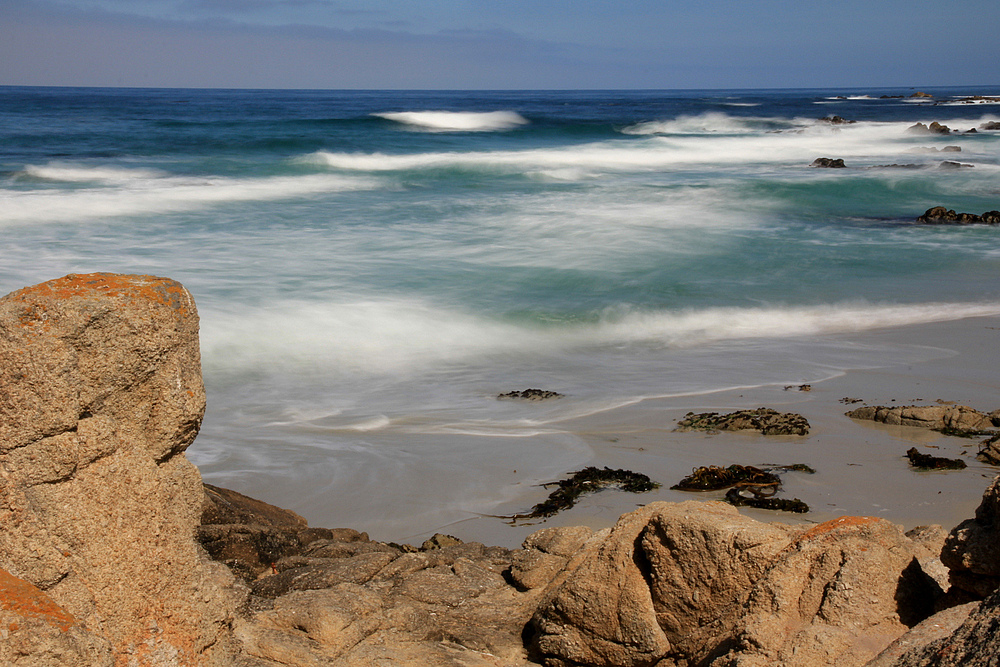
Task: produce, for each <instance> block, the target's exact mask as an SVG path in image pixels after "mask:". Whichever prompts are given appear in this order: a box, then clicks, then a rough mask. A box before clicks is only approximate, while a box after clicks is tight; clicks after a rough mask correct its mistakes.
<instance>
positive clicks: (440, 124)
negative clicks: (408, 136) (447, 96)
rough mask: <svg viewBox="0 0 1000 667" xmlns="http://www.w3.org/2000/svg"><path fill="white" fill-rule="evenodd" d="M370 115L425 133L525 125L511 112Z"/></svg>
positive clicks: (400, 112) (500, 128)
mask: <svg viewBox="0 0 1000 667" xmlns="http://www.w3.org/2000/svg"><path fill="white" fill-rule="evenodd" d="M372 115H374V116H377V117H379V118H385V119H386V120H391V121H395V122H397V123H402V124H403V125H407V126H409V127H411V128H417V129H421V130H424V131H427V132H497V131H501V130H511V129H513V128H515V127H519V126H521V125H527V124H528V120H527V119H525V118H524V117H523V116H521V115H520V114H518V113H515V112H513V111H484V112H471V111H464V112H459V111H396V112H389V113H376V114H372Z"/></svg>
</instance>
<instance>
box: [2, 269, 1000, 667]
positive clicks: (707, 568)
mask: <svg viewBox="0 0 1000 667" xmlns="http://www.w3.org/2000/svg"><path fill="white" fill-rule="evenodd" d="M197 333H198V319H197V312H196V310H195V306H194V303H193V301H192V299H191V296H190V294H188V292H187V291H186V290H185V289H184V288H183V287H182V286H180V285H179V284H177V283H176V282H174V281H171V280H167V279H164V278H156V277H152V276H119V275H113V274H90V275H83V276H76V275H73V276H67V277H65V278H61V279H58V280H54V281H50V282H48V283H43V284H42V285H37V286H34V287H30V288H26V289H24V290H20V291H18V292H15V293H13V294H11V295H8V296H7V297H4V298H3V299H0V391H2V393H0V664H4V665H14V666H16V667H26V666H29V665H30V666H38V665H46V666H47V665H81V666H83V665H85V666H88V667H90V666H94V665H97V666H100V667H105V666H107V667H110V666H111V665H114V666H115V667H119V666H120V667H125V666H128V667H132V666H133V665H135V666H137V667H142V666H147V665H148V666H150V667H152V666H156V667H164V666H178V667H180V666H184V667H187V666H188V665H233V666H235V667H276V666H280V665H296V666H310V667H312V666H316V667H319V666H325V665H333V666H339V667H353V666H355V665H357V666H361V665H366V666H367V665H371V664H381V665H422V666H432V667H433V666H438V665H440V666H445V665H448V666H456V665H462V666H465V667H478V666H493V667H497V666H501V665H502V666H511V665H534V664H545V665H549V666H552V667H568V666H597V665H601V666H607V667H611V666H612V665H613V666H615V667H618V666H634V667H645V666H647V665H650V666H651V665H659V666H660V667H671V666H675V667H679V666H681V665H684V666H692V665H703V666H709V667H730V666H737V665H739V666H741V667H748V666H757V665H760V666H763V665H787V666H789V667H812V666H813V665H815V666H820V665H832V664H836V665H844V666H852V665H863V664H865V663H867V662H868V661H869V660H872V659H873V658H875V659H876V662H873V663H872V664H873V665H877V666H878V667H887V666H890V665H891V666H897V667H902V666H903V665H918V664H941V665H946V664H947V665H951V664H955V665H957V664H963V665H974V666H976V665H984V666H985V665H987V664H995V656H996V655H997V653H998V649H1000V647H998V646H997V640H996V637H997V636H998V635H997V633H995V632H992V631H991V630H990V628H995V627H997V625H998V623H1000V594H998V593H990V591H992V590H993V589H994V588H995V586H996V584H997V581H998V575H1000V568H998V567H997V563H1000V540H998V539H997V526H1000V510H998V508H1000V482H995V483H994V485H993V486H992V487H990V489H989V490H988V491H987V493H986V494H985V495H984V498H983V504H982V505H981V507H980V509H979V510H978V511H977V513H976V517H975V518H974V519H971V520H970V521H967V522H965V523H963V524H962V525H960V526H959V527H957V528H956V529H955V530H953V531H952V533H951V534H950V535H949V536H948V537H947V544H946V540H945V531H943V530H942V529H940V527H938V528H925V529H921V530H915V531H911V532H910V533H908V534H903V533H902V532H901V531H900V529H899V528H898V527H896V526H894V525H892V524H890V523H888V522H886V521H883V520H880V519H874V518H866V517H842V518H839V519H836V520H833V521H828V522H826V523H823V524H820V525H816V526H808V525H798V526H785V525H780V524H764V523H760V522H757V521H754V520H752V519H749V518H747V517H745V516H742V515H741V514H739V512H738V511H737V510H736V509H735V508H733V507H731V506H729V505H726V504H723V503H699V502H685V503H662V502H658V503H652V504H650V505H648V506H646V507H644V508H641V509H639V510H636V511H634V512H632V513H629V514H626V515H624V516H622V517H621V518H620V519H619V521H618V522H617V524H616V525H615V526H614V527H613V528H610V529H606V530H602V531H599V532H596V533H594V532H592V531H591V530H590V529H588V528H580V527H577V528H546V529H542V530H540V531H538V532H536V533H534V534H533V535H531V536H529V537H528V538H527V539H526V540H525V542H524V544H523V548H521V549H517V550H508V549H501V548H498V547H486V546H484V545H482V544H475V543H472V544H462V543H460V542H459V541H458V540H455V539H453V538H448V537H447V536H437V537H436V539H432V540H428V541H427V542H426V543H425V544H424V545H423V546H422V547H421V548H420V549H416V548H414V547H409V546H407V545H395V544H385V543H381V542H376V541H372V540H370V539H369V538H368V536H367V535H365V534H364V533H359V532H356V531H353V530H350V529H343V528H342V529H332V530H331V529H323V528H310V527H308V525H307V524H306V522H305V521H304V520H303V519H302V518H301V517H299V516H298V515H295V514H294V513H291V512H288V511H286V510H281V509H278V508H274V507H272V506H269V505H267V504H266V503H262V502H260V501H257V500H254V499H252V498H247V497H246V496H242V495H241V494H238V493H236V492H233V491H228V490H226V489H220V488H217V487H206V486H204V485H203V484H202V482H201V479H200V476H199V474H198V472H197V470H196V469H195V468H194V467H193V466H192V465H191V464H190V463H189V462H188V461H187V460H186V458H185V457H184V454H183V452H184V450H185V448H186V447H187V446H188V445H189V444H190V443H191V442H192V441H193V439H194V437H195V435H196V434H197V431H198V428H199V426H200V423H201V418H202V414H203V410H204V400H205V399H204V391H203V388H202V384H201V377H200V369H199V366H200V363H199V352H198V336H197ZM199 524H200V525H199ZM199 541H200V543H201V544H204V545H205V548H207V549H208V550H209V551H210V552H211V553H212V554H213V555H214V556H215V557H216V558H218V559H219V560H220V561H222V562H225V563H226V564H227V565H229V566H230V567H229V568H227V567H225V566H224V565H222V564H221V563H219V562H213V561H211V560H210V559H209V558H208V556H207V554H206V552H205V551H204V550H203V549H202V548H201V547H200V546H199ZM942 548H944V551H945V558H946V562H945V564H942V562H941V560H940V559H939V555H940V554H941V553H942ZM945 565H948V566H950V567H951V571H950V574H949V572H948V570H947V568H946V567H945ZM234 573H235V575H238V576H234ZM949 576H950V583H949ZM949 586H950V588H949ZM946 588H948V589H949V590H948V591H947V592H945V589H946ZM984 595H988V596H989V597H987V599H986V600H985V601H984V602H978V601H977V599H978V598H981V597H983V596H984ZM955 605H962V606H955ZM949 607H950V608H949ZM937 609H944V611H942V612H941V614H944V615H940V614H939V615H936V616H932V617H930V618H929V619H928V618H927V617H928V616H929V615H930V614H932V613H933V612H934V611H935V610H937ZM924 619H927V620H926V621H925V622H924V623H920V621H923V620H924ZM911 626H915V627H914V628H913V630H909V628H910V627H911ZM883 649H885V651H883V652H882V654H881V655H880V656H879V657H878V658H876V654H878V653H879V652H880V651H882V650H883ZM935 661H936V662H935ZM990 661H993V662H990Z"/></svg>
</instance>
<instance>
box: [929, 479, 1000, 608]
mask: <svg viewBox="0 0 1000 667" xmlns="http://www.w3.org/2000/svg"><path fill="white" fill-rule="evenodd" d="M941 562H942V563H944V564H945V565H946V566H947V567H948V568H950V570H951V573H950V580H951V585H952V587H953V588H955V589H959V590H961V591H964V592H965V593H967V594H969V595H971V596H972V598H973V599H977V600H980V599H982V598H984V597H986V596H987V595H989V594H990V593H992V592H993V591H995V590H997V588H1000V477H997V478H995V479H994V480H993V483H992V484H991V485H990V487H989V488H988V489H986V491H985V492H984V493H983V499H982V502H980V504H979V507H977V508H976V515H975V517H974V518H972V519H968V520H966V521H963V522H962V523H960V524H958V526H956V527H955V528H954V529H953V530H952V531H951V532H950V533H949V534H948V539H947V540H946V541H945V544H944V549H943V550H942V552H941Z"/></svg>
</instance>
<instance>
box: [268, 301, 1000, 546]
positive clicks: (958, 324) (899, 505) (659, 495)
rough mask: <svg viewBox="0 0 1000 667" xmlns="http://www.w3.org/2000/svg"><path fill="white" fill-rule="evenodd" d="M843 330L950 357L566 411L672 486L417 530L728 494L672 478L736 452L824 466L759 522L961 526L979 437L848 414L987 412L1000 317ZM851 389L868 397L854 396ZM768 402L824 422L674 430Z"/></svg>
mask: <svg viewBox="0 0 1000 667" xmlns="http://www.w3.org/2000/svg"><path fill="white" fill-rule="evenodd" d="M841 338H843V339H846V340H850V341H853V342H857V343H858V344H866V343H879V344H887V343H888V344H897V345H911V346H912V345H918V346H926V347H928V348H936V349H938V350H940V355H938V356H936V358H932V359H929V360H926V361H921V362H917V363H905V364H898V365H890V366H886V367H883V368H873V369H857V370H848V371H845V372H843V373H842V374H839V375H837V376H835V377H832V378H830V379H828V380H824V381H822V382H817V383H813V384H812V385H811V391H798V390H797V388H793V389H790V390H786V389H785V387H784V386H765V387H754V388H740V389H732V390H726V391H721V392H713V393H711V394H699V395H692V396H683V397H669V398H651V399H645V400H642V401H639V402H637V403H631V404H628V405H624V406H621V407H618V408H614V409H612V410H608V411H604V412H601V413H596V414H592V415H589V416H585V417H575V418H570V419H566V420H564V421H557V422H554V423H553V424H552V425H557V426H559V427H560V428H562V429H565V430H566V431H567V432H569V433H572V434H574V435H575V436H577V437H579V438H580V439H581V440H582V441H583V442H584V443H585V444H586V445H587V446H588V447H589V448H590V449H591V451H592V452H593V455H592V457H591V460H590V461H588V462H587V463H586V464H585V465H593V466H597V467H603V466H607V467H610V468H625V469H628V470H633V471H635V472H639V473H644V474H647V475H649V476H650V477H651V478H653V479H654V480H655V481H657V482H659V483H660V484H661V487H660V488H659V489H657V490H654V491H651V492H647V493H643V494H631V493H624V492H620V491H616V490H613V489H609V490H604V491H601V492H599V493H595V494H591V495H588V496H584V497H583V498H581V499H580V501H579V502H578V504H577V505H576V506H575V507H573V508H571V509H569V510H565V511H563V512H560V513H559V514H557V515H556V516H554V517H550V518H548V519H546V520H544V521H534V522H526V523H524V524H519V525H516V526H510V525H507V524H506V523H505V522H503V520H502V519H499V518H495V517H488V516H474V517H470V518H468V519H463V520H458V521H455V522H452V523H449V524H445V525H441V526H439V527H437V528H436V529H434V530H432V531H429V532H426V533H425V532H421V533H415V534H414V535H412V536H411V537H409V538H407V539H408V540H409V541H416V542H417V543H418V544H419V542H420V541H422V539H425V538H426V537H429V536H430V535H432V534H433V533H435V532H442V533H449V534H453V535H455V536H456V537H458V538H460V539H462V540H464V541H477V542H482V543H484V544H489V545H496V546H504V547H508V548H512V547H516V546H517V545H519V544H520V542H521V541H522V540H523V539H524V538H525V537H527V536H528V535H529V534H530V533H532V532H534V531H536V530H539V529H540V528H544V527H557V526H578V525H581V526H588V527H590V528H593V529H601V528H606V527H610V526H611V525H613V524H614V522H615V521H616V520H617V519H618V517H619V516H620V515H621V514H624V513H626V512H629V511H632V510H634V509H636V508H637V507H640V506H642V505H646V504H648V503H651V502H654V501H661V500H663V501H669V502H681V501H684V500H702V501H708V500H720V499H722V496H723V495H724V491H716V492H697V493H692V492H685V491H672V490H670V488H669V487H670V486H672V485H673V484H675V483H676V482H677V481H679V480H680V479H681V478H682V477H683V476H685V475H687V474H689V473H690V471H691V469H692V468H696V467H699V466H703V465H723V466H724V465H730V464H734V463H738V464H743V465H763V464H775V465H788V464H793V463H805V464H808V465H810V466H811V467H813V468H815V469H816V471H817V472H816V473H815V474H812V475H810V474H806V473H798V472H788V473H784V474H783V475H782V487H783V491H782V493H781V494H780V496H781V497H784V498H793V497H795V498H799V499H801V500H803V501H805V502H806V503H808V504H809V506H810V510H811V511H810V512H809V513H808V514H804V515H800V514H791V513H788V512H774V511H767V510H756V509H750V508H740V512H741V513H742V514H744V515H746V516H749V517H751V518H754V519H757V520H759V521H766V522H781V523H802V522H810V523H819V522H822V521H826V520H829V519H832V518H836V517H839V516H875V517H879V518H884V519H888V520H890V521H892V522H893V523H896V524H900V525H902V526H904V528H906V529H910V528H913V527H916V526H918V525H926V524H941V525H943V526H945V528H950V527H952V526H954V525H957V524H958V523H960V522H961V521H962V520H963V519H965V518H967V517H968V516H970V515H971V514H972V513H973V512H974V510H975V508H976V506H977V505H978V503H979V502H980V500H981V497H982V493H983V490H984V489H985V488H986V487H987V486H988V485H989V483H990V480H992V479H993V477H994V476H995V475H996V473H997V468H996V467H995V466H989V465H986V464H983V463H981V462H979V461H977V460H976V459H975V453H976V451H977V450H978V444H979V441H980V440H979V439H971V440H970V439H967V438H959V437H953V436H945V435H943V434H941V433H937V432H935V431H930V430H927V429H922V428H918V427H905V426H887V425H884V424H876V423H874V422H870V423H869V422H860V421H855V420H852V419H850V418H848V417H846V416H845V413H846V412H847V411H848V410H850V409H853V408H855V407H859V406H861V405H909V404H921V405H933V404H935V401H938V400H940V401H945V402H954V403H956V404H961V405H969V406H971V407H974V408H977V409H979V410H983V411H990V410H993V409H996V408H998V407H1000V377H997V376H996V375H995V374H994V371H993V366H992V361H991V360H992V349H993V348H994V347H995V344H996V341H997V340H998V338H1000V317H976V318H966V319H963V320H955V321H950V322H937V323H931V324H922V325H917V326H910V327H903V328H891V329H882V330H877V331H871V332H865V333H861V334H853V335H844V336H842V337H841ZM843 398H852V399H861V400H862V401H863V402H860V403H856V404H845V403H843V402H841V399H843ZM762 406H766V407H769V408H774V409H776V410H779V411H781V412H797V413H799V414H802V415H803V416H805V417H806V418H807V419H808V420H809V422H810V424H811V427H812V428H811V431H810V434H809V435H807V436H802V437H799V436H762V435H759V434H753V433H732V432H727V433H717V434H708V433H699V432H685V433H675V432H673V429H674V427H675V426H676V423H677V421H678V420H679V419H681V418H682V417H683V416H684V415H685V414H686V413H687V412H729V411H733V410H738V409H752V408H757V407H762ZM913 446H916V447H917V448H918V449H920V450H921V451H923V452H927V453H931V454H933V455H935V456H947V457H959V458H962V460H964V461H965V462H966V463H967V464H968V468H966V469H965V470H959V471H933V472H918V471H914V470H912V469H911V468H910V467H909V465H908V464H907V462H906V460H905V458H904V454H905V452H906V450H907V449H909V448H910V447H913ZM580 467H583V466H580ZM568 472H572V471H568ZM548 493H549V490H546V489H544V488H542V487H538V486H536V487H531V488H527V489H525V490H524V492H523V493H521V494H520V495H519V496H518V497H517V498H516V499H514V500H512V501H508V502H506V503H503V504H502V505H500V506H498V507H497V508H496V512H495V514H498V515H508V514H515V513H518V512H523V511H525V510H526V509H528V508H530V507H531V506H532V505H534V504H535V503H537V502H540V501H541V500H544V499H545V498H546V497H547V495H548ZM251 495H252V494H251ZM351 527H353V528H357V529H364V528H365V527H364V526H351Z"/></svg>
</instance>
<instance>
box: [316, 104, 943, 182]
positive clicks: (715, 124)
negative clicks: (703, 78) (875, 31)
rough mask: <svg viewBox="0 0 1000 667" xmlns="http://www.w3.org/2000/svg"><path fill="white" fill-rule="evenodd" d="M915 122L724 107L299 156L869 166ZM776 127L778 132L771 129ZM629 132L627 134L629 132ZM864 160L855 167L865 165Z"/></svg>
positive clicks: (376, 160)
mask: <svg viewBox="0 0 1000 667" xmlns="http://www.w3.org/2000/svg"><path fill="white" fill-rule="evenodd" d="M912 124H913V123H912V122H907V123H900V122H895V123H888V122H858V123H854V124H850V125H843V126H833V125H830V124H829V123H823V122H820V121H818V120H816V119H814V118H798V119H791V120H777V119H775V120H773V121H772V120H771V119H764V118H762V119H741V118H734V117H731V116H728V115H726V114H721V113H712V114H702V115H700V116H691V117H683V118H679V119H677V120H672V121H662V122H650V123H643V124H639V125H633V126H630V127H628V128H625V129H623V130H622V132H623V134H625V135H626V137H627V138H626V137H623V138H622V139H617V140H610V141H603V142H593V143H589V144H582V145H574V146H567V147H562V148H534V149H526V150H521V151H465V152H459V151H455V152H428V153H409V154H386V153H335V152H330V151H319V152H316V153H312V154H310V155H306V156H303V157H302V158H300V160H301V161H302V162H303V163H306V164H309V165H312V166H323V167H328V168H331V169H338V170H344V171H368V172H388V171H410V170H429V169H446V168H447V169H455V168H460V169H468V170H480V171H494V172H497V171H498V172H501V173H504V172H506V173H524V174H528V175H540V176H542V177H547V178H554V179H560V180H571V179H573V178H579V179H581V180H582V179H589V178H593V177H594V176H596V175H599V174H600V173H601V172H604V173H613V172H618V173H623V172H643V171H652V170H669V169H684V168H687V167H699V166H702V165H720V166H734V167H735V166H739V167H740V168H741V169H744V170H745V169H746V168H747V167H750V166H752V165H763V164H770V165H775V166H777V165H781V164H782V163H787V164H793V165H795V166H796V167H800V166H802V163H803V162H804V163H805V164H806V165H808V164H809V163H811V162H812V161H813V160H814V159H815V158H817V157H821V156H834V157H841V158H859V159H862V160H867V161H868V162H867V164H880V163H885V162H894V161H899V160H897V159H896V158H897V157H898V156H899V155H900V154H901V153H902V152H903V151H905V150H906V149H908V148H911V147H912V144H913V142H914V141H916V140H919V139H923V140H924V141H925V142H926V141H932V140H933V138H931V137H928V138H920V137H915V136H914V135H912V134H908V133H907V132H906V129H907V128H908V127H909V126H911V125H912ZM769 125H774V126H778V125H780V127H781V128H783V130H781V129H779V130H774V129H771V130H768V129H766V128H767V127H768V126H769ZM629 135H631V136H629ZM865 164H866V163H864V162H862V163H861V164H859V165H858V166H865Z"/></svg>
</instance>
